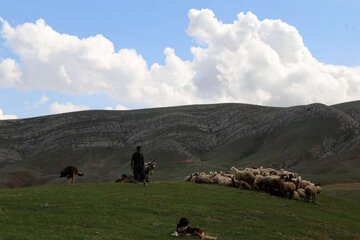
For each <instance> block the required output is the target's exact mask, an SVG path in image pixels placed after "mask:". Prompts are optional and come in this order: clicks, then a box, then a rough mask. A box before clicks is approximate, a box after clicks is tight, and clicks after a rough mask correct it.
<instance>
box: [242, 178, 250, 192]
mask: <svg viewBox="0 0 360 240" xmlns="http://www.w3.org/2000/svg"><path fill="white" fill-rule="evenodd" d="M240 187H241V188H242V189H245V190H251V186H250V185H249V184H248V183H247V182H245V181H241V180H240Z"/></svg>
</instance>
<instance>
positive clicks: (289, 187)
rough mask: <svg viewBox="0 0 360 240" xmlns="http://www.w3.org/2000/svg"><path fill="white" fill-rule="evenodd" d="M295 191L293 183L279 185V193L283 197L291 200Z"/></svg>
mask: <svg viewBox="0 0 360 240" xmlns="http://www.w3.org/2000/svg"><path fill="white" fill-rule="evenodd" d="M295 190H296V186H295V184H294V183H293V182H282V183H281V191H282V193H283V194H284V196H285V197H289V198H291V196H292V195H293V194H294V192H295Z"/></svg>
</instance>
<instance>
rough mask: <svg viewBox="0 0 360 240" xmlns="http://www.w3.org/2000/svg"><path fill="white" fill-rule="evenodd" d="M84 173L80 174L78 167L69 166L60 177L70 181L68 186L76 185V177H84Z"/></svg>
mask: <svg viewBox="0 0 360 240" xmlns="http://www.w3.org/2000/svg"><path fill="white" fill-rule="evenodd" d="M83 175H84V173H82V172H80V171H79V169H78V168H77V167H74V166H67V167H66V168H64V170H62V171H61V173H60V177H61V178H62V177H66V178H67V180H68V184H69V185H70V184H71V185H74V184H75V177H76V176H83Z"/></svg>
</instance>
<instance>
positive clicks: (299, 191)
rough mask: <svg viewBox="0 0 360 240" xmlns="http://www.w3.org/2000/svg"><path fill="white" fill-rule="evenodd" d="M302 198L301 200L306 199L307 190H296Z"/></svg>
mask: <svg viewBox="0 0 360 240" xmlns="http://www.w3.org/2000/svg"><path fill="white" fill-rule="evenodd" d="M296 191H297V192H298V194H299V196H300V198H306V194H305V190H304V189H302V188H299V189H298V190H296Z"/></svg>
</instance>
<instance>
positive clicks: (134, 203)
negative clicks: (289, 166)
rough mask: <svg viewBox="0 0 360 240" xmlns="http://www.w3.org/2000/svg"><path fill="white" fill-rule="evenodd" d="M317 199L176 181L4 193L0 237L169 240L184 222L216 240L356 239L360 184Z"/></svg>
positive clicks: (326, 191) (334, 188) (359, 235)
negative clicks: (291, 198)
mask: <svg viewBox="0 0 360 240" xmlns="http://www.w3.org/2000/svg"><path fill="white" fill-rule="evenodd" d="M347 193H351V195H349V194H347ZM317 199H318V200H317V204H310V203H306V202H304V201H300V200H299V201H294V200H288V199H284V198H279V197H274V196H270V195H267V194H262V193H258V192H251V191H242V190H239V189H235V188H226V187H220V186H214V185H200V184H191V183H178V182H169V183H153V184H150V185H149V186H148V187H143V186H141V185H134V184H115V183H113V184H79V185H76V186H65V185H51V186H40V187H30V188H18V189H6V190H1V198H0V206H1V209H0V215H1V218H0V224H1V228H0V239H12V240H17V239H19V240H20V239H21V240H24V239H26V240H32V239H36V240H42V239H49V238H50V239H54V240H55V239H128V240H138V239H157V240H160V239H169V240H170V239H176V238H175V237H172V236H170V234H171V233H172V232H173V231H174V229H175V226H176V223H177V222H178V220H179V218H180V217H183V216H185V217H187V218H189V220H190V223H191V225H190V226H193V227H201V228H203V229H204V230H205V231H206V232H208V234H212V235H215V236H217V237H218V239H219V240H220V239H222V240H231V239H234V240H237V239H249V240H250V239H276V240H281V239H284V240H285V239H286V240H288V239H294V240H296V239H337V240H340V239H359V238H360V207H359V204H358V203H359V200H360V188H359V185H354V184H353V185H350V184H348V185H347V186H346V187H345V186H344V185H342V186H338V185H334V186H329V188H328V189H326V188H325V189H324V192H323V193H321V195H319V196H318V198H317Z"/></svg>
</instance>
